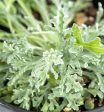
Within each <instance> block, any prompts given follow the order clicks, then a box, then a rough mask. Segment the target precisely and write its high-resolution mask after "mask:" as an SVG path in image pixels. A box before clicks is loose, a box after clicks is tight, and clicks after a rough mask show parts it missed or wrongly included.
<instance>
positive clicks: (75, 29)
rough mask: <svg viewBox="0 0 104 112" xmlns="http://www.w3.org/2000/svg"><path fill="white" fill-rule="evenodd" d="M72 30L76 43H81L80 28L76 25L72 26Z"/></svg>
mask: <svg viewBox="0 0 104 112" xmlns="http://www.w3.org/2000/svg"><path fill="white" fill-rule="evenodd" d="M72 30H73V34H74V36H75V39H76V42H77V43H83V41H82V37H81V31H80V28H79V27H78V25H76V24H73V27H72Z"/></svg>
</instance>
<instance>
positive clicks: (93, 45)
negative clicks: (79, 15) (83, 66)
mask: <svg viewBox="0 0 104 112" xmlns="http://www.w3.org/2000/svg"><path fill="white" fill-rule="evenodd" d="M72 29H73V33H74V36H75V39H76V42H75V44H78V45H80V46H83V47H84V48H85V49H87V50H89V51H90V52H92V53H94V54H96V55H97V56H100V54H101V53H104V46H102V45H101V44H100V38H95V39H94V40H92V41H90V42H89V43H85V42H83V40H82V37H81V31H80V28H79V27H78V25H76V24H74V25H73V27H72Z"/></svg>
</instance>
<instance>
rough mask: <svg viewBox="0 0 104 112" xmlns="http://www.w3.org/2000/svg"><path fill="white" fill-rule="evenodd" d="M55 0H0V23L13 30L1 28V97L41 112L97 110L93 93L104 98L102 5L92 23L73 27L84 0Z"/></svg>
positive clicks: (101, 98) (87, 3)
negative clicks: (76, 13)
mask: <svg viewBox="0 0 104 112" xmlns="http://www.w3.org/2000/svg"><path fill="white" fill-rule="evenodd" d="M50 1H51V3H52V5H49V6H48V5H47V4H46V1H45V0H27V1H26V2H25V0H3V1H0V18H1V22H0V25H1V26H4V27H5V28H6V29H7V30H9V31H4V30H3V29H1V30H0V40H1V42H0V99H2V100H4V101H6V102H8V103H12V102H13V103H14V104H18V105H20V107H22V108H24V109H27V110H30V109H32V110H34V111H37V112H40V111H42V112H61V111H62V110H63V109H64V108H65V107H67V108H71V110H70V109H69V111H72V112H73V110H79V107H80V106H82V105H84V106H85V108H86V109H93V108H94V98H95V97H96V96H98V97H99V99H100V101H102V100H103V98H104V84H103V83H104V76H103V75H104V45H103V40H101V39H100V38H99V36H104V26H103V24H104V20H100V19H101V17H102V15H103V9H102V5H101V4H100V3H99V9H98V12H97V18H96V21H95V24H94V25H93V26H91V27H90V26H86V25H84V24H83V26H82V27H79V26H78V25H77V24H75V23H74V24H73V26H72V27H70V28H69V27H68V25H69V23H70V22H71V20H72V19H73V17H74V15H75V12H76V11H77V10H76V7H78V6H80V5H81V4H83V3H84V2H83V1H82V0H77V1H76V2H74V1H70V0H50ZM53 4H54V5H53ZM70 4H71V5H70ZM88 5H89V2H85V4H84V5H81V7H80V8H79V9H78V10H81V9H82V8H84V7H86V6H88ZM33 10H35V11H37V12H38V13H39V14H40V16H41V20H38V19H35V18H34V16H33ZM48 11H50V12H48ZM56 12H57V13H56ZM83 77H87V78H88V80H90V82H89V83H88V84H86V83H84V79H83Z"/></svg>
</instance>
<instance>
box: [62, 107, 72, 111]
mask: <svg viewBox="0 0 104 112" xmlns="http://www.w3.org/2000/svg"><path fill="white" fill-rule="evenodd" d="M71 109H72V108H68V107H66V108H64V109H63V111H70V110H71Z"/></svg>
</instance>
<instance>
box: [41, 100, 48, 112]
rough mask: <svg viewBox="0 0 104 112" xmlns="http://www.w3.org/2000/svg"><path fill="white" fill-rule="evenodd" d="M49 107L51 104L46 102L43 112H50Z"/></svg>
mask: <svg viewBox="0 0 104 112" xmlns="http://www.w3.org/2000/svg"><path fill="white" fill-rule="evenodd" d="M48 106H49V103H48V102H47V101H46V102H45V104H44V105H43V107H42V109H41V111H42V112H48Z"/></svg>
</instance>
